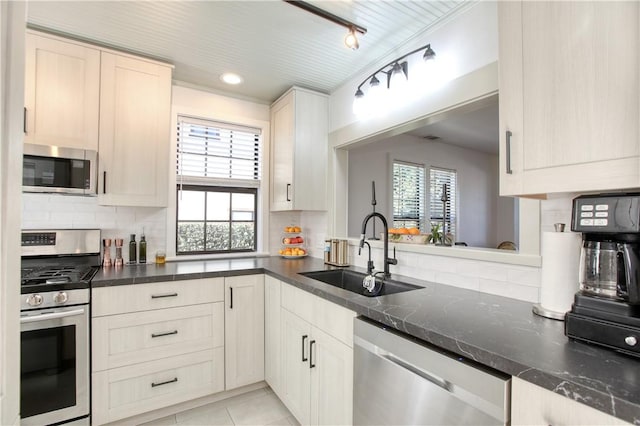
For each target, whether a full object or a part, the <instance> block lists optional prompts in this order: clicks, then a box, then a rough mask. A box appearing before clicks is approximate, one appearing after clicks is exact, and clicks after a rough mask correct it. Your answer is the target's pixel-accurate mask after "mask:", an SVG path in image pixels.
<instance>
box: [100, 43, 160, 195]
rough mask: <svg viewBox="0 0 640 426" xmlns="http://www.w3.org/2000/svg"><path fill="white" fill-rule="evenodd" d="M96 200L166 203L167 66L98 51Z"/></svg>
mask: <svg viewBox="0 0 640 426" xmlns="http://www.w3.org/2000/svg"><path fill="white" fill-rule="evenodd" d="M101 68H102V81H101V87H100V150H99V167H100V174H99V176H98V202H99V203H100V204H102V205H125V206H150V207H153V206H155V207H165V206H166V205H167V182H168V177H169V176H168V173H169V169H170V167H169V160H168V158H169V146H170V144H169V137H170V135H169V127H170V121H171V120H170V115H169V113H170V109H171V68H170V67H169V66H164V65H160V64H157V63H153V62H148V61H144V60H141V59H135V58H132V57H129V56H120V55H114V54H111V53H106V52H102V66H101Z"/></svg>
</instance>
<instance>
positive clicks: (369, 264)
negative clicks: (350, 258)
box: [358, 241, 375, 275]
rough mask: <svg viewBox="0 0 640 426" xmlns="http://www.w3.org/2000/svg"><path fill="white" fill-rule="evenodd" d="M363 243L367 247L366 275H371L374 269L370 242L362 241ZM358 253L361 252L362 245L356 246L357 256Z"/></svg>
mask: <svg viewBox="0 0 640 426" xmlns="http://www.w3.org/2000/svg"><path fill="white" fill-rule="evenodd" d="M364 244H366V245H367V248H369V260H367V275H371V273H372V272H373V270H374V268H375V267H374V266H373V260H371V244H369V243H368V242H366V241H365V242H364ZM360 254H362V245H361V246H360V247H358V256H360Z"/></svg>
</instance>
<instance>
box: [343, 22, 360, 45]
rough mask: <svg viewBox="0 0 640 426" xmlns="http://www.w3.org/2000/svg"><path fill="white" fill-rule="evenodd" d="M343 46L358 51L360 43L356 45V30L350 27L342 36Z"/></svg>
mask: <svg viewBox="0 0 640 426" xmlns="http://www.w3.org/2000/svg"><path fill="white" fill-rule="evenodd" d="M344 44H345V46H347V47H348V48H349V49H352V50H358V48H359V47H360V43H358V37H356V29H355V28H353V27H351V28H349V32H348V33H347V35H346V36H344Z"/></svg>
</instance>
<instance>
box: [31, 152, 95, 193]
mask: <svg viewBox="0 0 640 426" xmlns="http://www.w3.org/2000/svg"><path fill="white" fill-rule="evenodd" d="M22 158H23V159H22V190H23V191H24V192H53V193H60V194H76V195H92V196H95V195H97V191H96V189H97V181H98V153H97V151H92V150H85V149H76V148H63V147H57V146H47V145H34V144H24V155H23V157H22Z"/></svg>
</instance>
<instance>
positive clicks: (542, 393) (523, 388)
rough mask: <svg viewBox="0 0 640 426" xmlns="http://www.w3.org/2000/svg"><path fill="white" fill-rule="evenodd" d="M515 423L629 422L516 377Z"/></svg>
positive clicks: (513, 391)
mask: <svg viewBox="0 0 640 426" xmlns="http://www.w3.org/2000/svg"><path fill="white" fill-rule="evenodd" d="M511 424H512V425H514V426H518V425H585V426H586V425H594V426H595V425H599V426H609V425H628V424H629V423H627V422H625V421H623V420H620V419H617V418H615V417H613V416H610V415H608V414H606V413H603V412H602V411H598V410H596V409H595V408H591V407H588V406H586V405H584V404H581V403H579V402H577V401H574V400H572V399H569V398H566V397H564V396H562V395H559V394H557V393H555V392H552V391H550V390H547V389H544V388H541V387H540V386H537V385H534V384H533V383H529V382H527V381H524V380H522V379H519V378H517V377H514V378H512V379H511Z"/></svg>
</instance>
